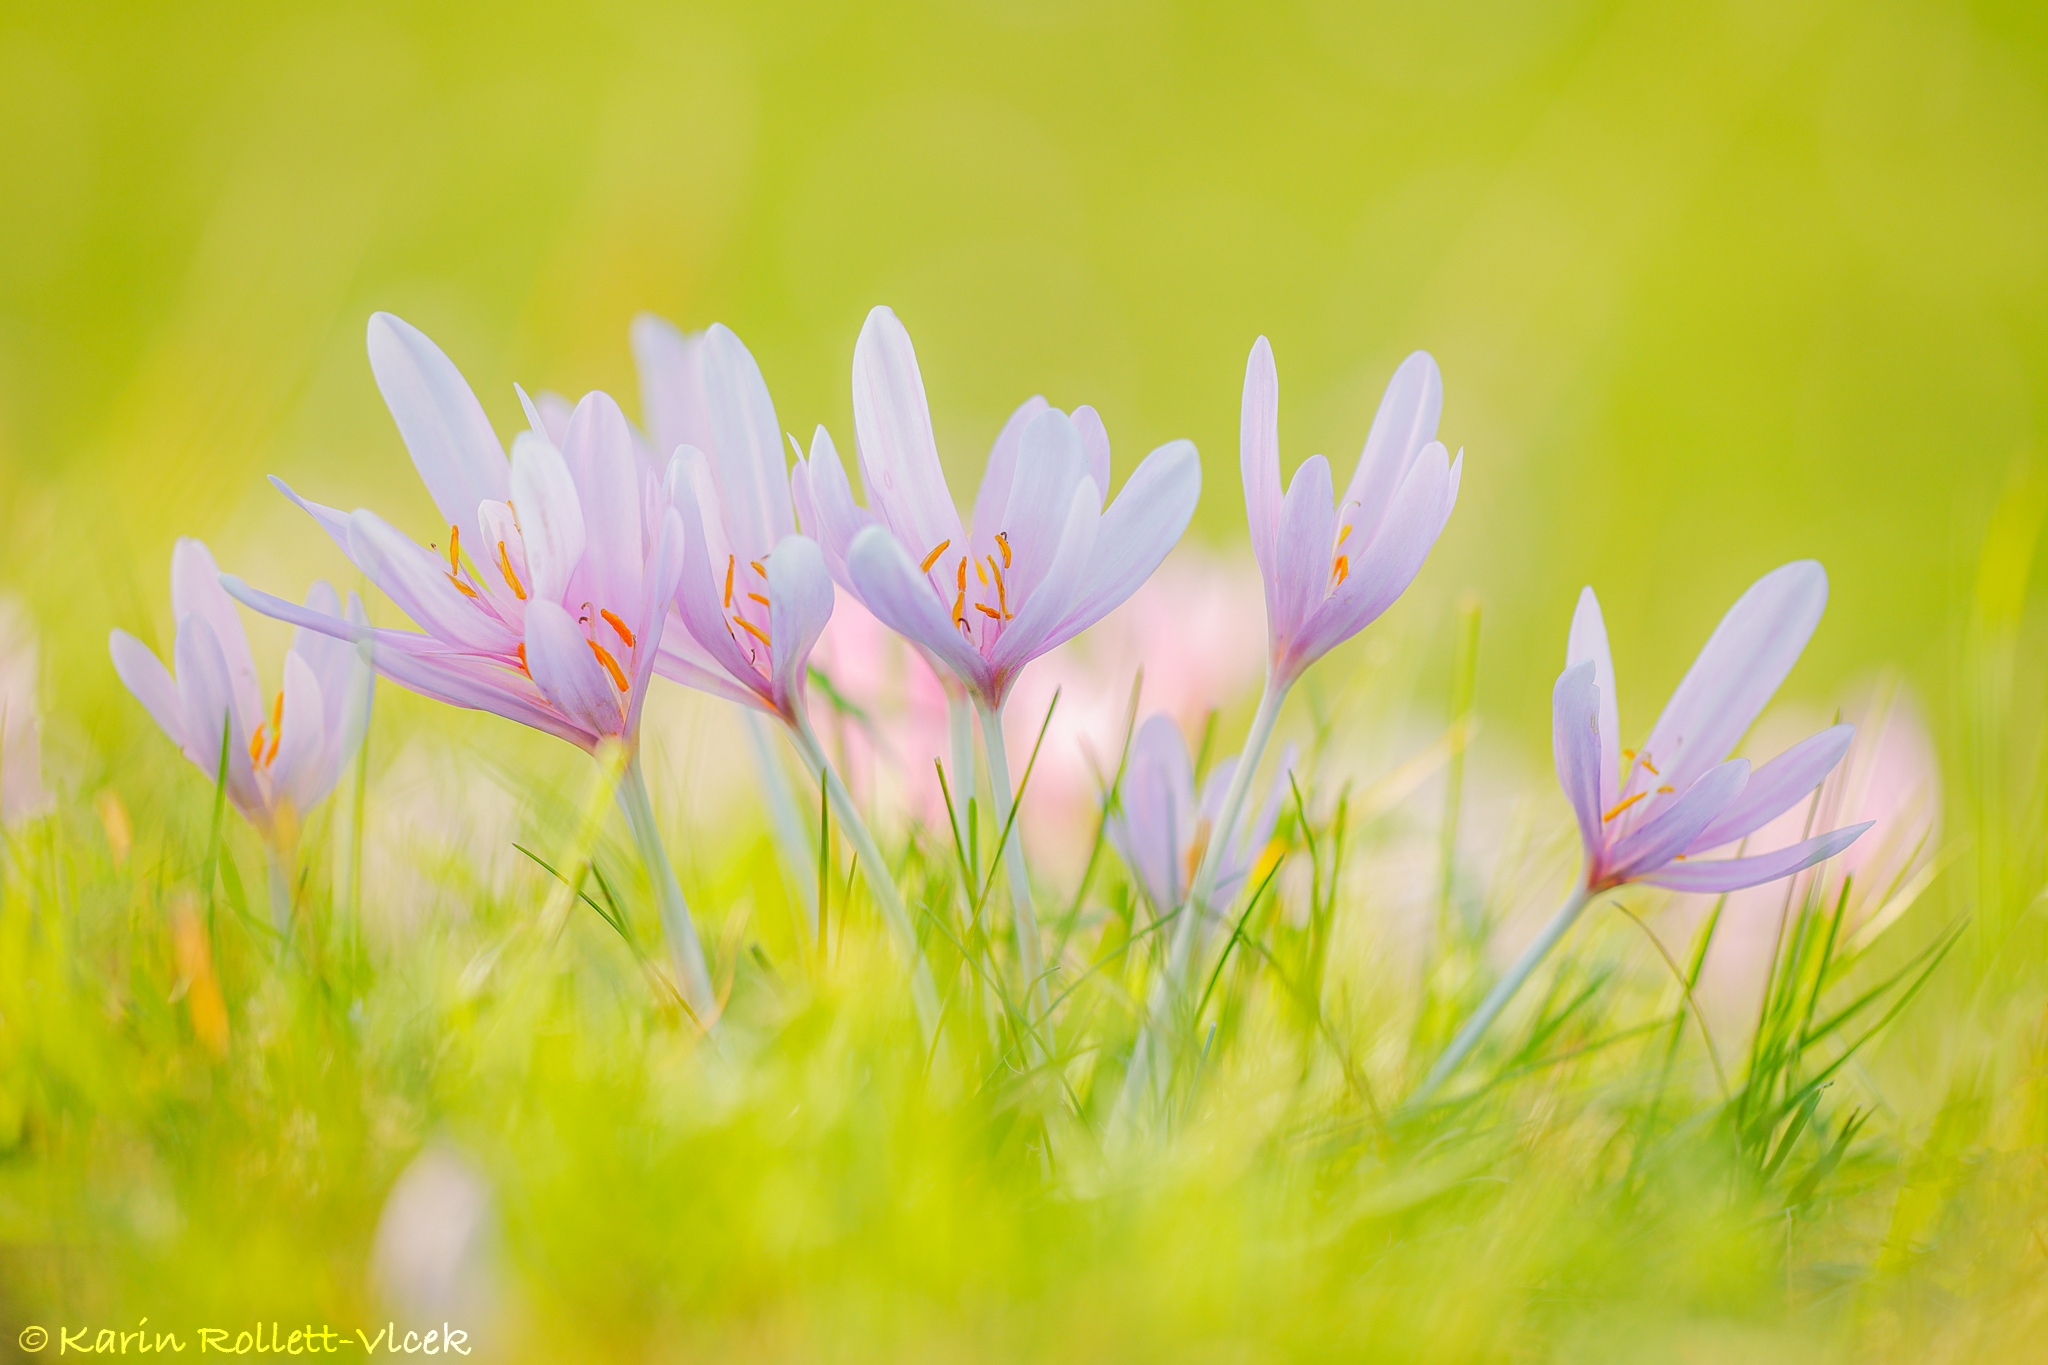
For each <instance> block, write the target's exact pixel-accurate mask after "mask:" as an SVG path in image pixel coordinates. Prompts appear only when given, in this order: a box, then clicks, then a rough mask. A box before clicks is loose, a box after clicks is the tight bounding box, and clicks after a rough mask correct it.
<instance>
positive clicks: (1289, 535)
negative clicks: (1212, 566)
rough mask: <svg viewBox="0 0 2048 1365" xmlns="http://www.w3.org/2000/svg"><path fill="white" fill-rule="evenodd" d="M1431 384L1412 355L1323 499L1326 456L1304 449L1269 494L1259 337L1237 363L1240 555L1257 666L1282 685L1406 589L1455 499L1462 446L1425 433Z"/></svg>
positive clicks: (1275, 465)
mask: <svg viewBox="0 0 2048 1365" xmlns="http://www.w3.org/2000/svg"><path fill="white" fill-rule="evenodd" d="M1442 410H1443V380H1442V378H1441V377H1440V376H1439V375H1438V374H1437V368H1436V362H1435V361H1434V360H1432V359H1431V358H1430V357H1429V354H1428V353H1427V352H1426V351H1417V352H1415V353H1414V354H1413V355H1411V356H1409V357H1408V358H1407V359H1406V360H1404V361H1402V362H1401V368H1400V369H1398V370H1396V371H1395V372H1394V377H1393V379H1392V380H1391V381H1390V382H1389V383H1388V385H1387V391H1386V393H1385V395H1384V396H1383V397H1382V398H1381V399H1380V406H1379V411H1378V412H1377V413H1375V414H1374V416H1373V419H1372V429H1371V430H1370V431H1369V432H1368V433H1367V435H1366V438H1365V448H1364V449H1363V450H1361V451H1360V452H1359V456H1358V467H1357V469H1356V470H1354V471H1353V472H1352V475H1351V482H1350V484H1349V485H1347V486H1346V487H1345V489H1344V498H1343V501H1342V502H1335V501H1334V497H1335V494H1334V492H1333V488H1334V484H1333V481H1332V478H1331V474H1330V462H1329V461H1328V460H1327V459H1325V458H1324V457H1323V456H1321V455H1313V456H1310V457H1309V458H1308V459H1307V460H1305V461H1303V463H1302V465H1301V467H1300V468H1299V469H1297V470H1295V471H1294V479H1293V481H1292V482H1291V483H1289V484H1288V485H1287V492H1286V495H1285V496H1284V497H1283V496H1282V494H1281V492H1280V378H1279V375H1278V373H1277V372H1276V371H1275V370H1274V368H1273V348H1272V347H1271V346H1270V345H1269V344H1267V341H1266V339H1265V338H1264V337H1260V338H1259V339H1258V340H1257V341H1256V342H1254V343H1253V344H1252V353H1251V357H1250V359H1248V360H1247V361H1246V362H1245V369H1244V404H1243V409H1242V413H1241V415H1240V418H1239V428H1238V450H1239V461H1240V464H1241V466H1242V470H1243V474H1244V506H1245V515H1246V516H1247V517H1248V518H1249V519H1250V521H1251V532H1252V552H1253V553H1254V554H1255V555H1257V556H1258V561H1259V572H1260V574H1261V575H1262V576H1263V577H1264V578H1265V581H1266V638H1267V647H1268V650H1269V654H1268V660H1267V667H1268V668H1269V669H1270V670H1271V673H1272V676H1273V678H1274V680H1275V682H1276V684H1277V685H1278V686H1279V687H1280V688H1281V689H1283V690H1284V689H1285V688H1286V687H1287V686H1288V685H1289V684H1291V683H1292V682H1293V681H1294V679H1296V678H1298V677H1300V676H1301V674H1302V672H1303V671H1304V670H1305V669H1307V668H1308V666H1309V665H1310V664H1312V663H1314V662H1315V661H1316V660H1317V659H1319V658H1321V657H1322V656H1323V655H1324V654H1326V653H1328V652H1329V651H1330V650H1331V649H1333V648H1335V647H1336V646H1337V645H1340V644H1342V643H1343V642H1344V641H1346V640H1348V639H1350V638H1351V637H1352V636H1354V635H1356V634H1357V633H1358V632H1359V631H1361V630H1364V629H1365V628H1366V627H1367V626H1369V625H1371V624H1372V623H1373V622H1374V621H1376V620H1378V619H1379V617H1380V615H1381V614H1382V613H1383V612H1385V611H1386V609H1387V608H1388V607H1391V606H1392V605H1393V604H1394V602H1395V599H1397V598H1399V597H1400V595H1401V594H1402V593H1403V592H1405V591H1407V589H1408V585H1409V584H1410V583H1411V582H1413V581H1414V579H1415V575H1416V574H1417V573H1419V572H1420V571H1421V569H1422V562H1423V560H1424V559H1426V558H1427V557H1428V555H1429V551H1430V547H1432V546H1433V545H1435V544H1436V541H1437V537H1438V536H1440V535H1441V534H1443V529H1444V524H1445V523H1446V522H1448V521H1449V520H1450V516H1451V508H1452V507H1453V506H1455V505H1456V504H1457V501H1458V480H1459V477H1460V474H1461V472H1462V470H1463V468H1464V462H1465V457H1464V452H1462V451H1460V452H1459V454H1458V458H1457V459H1456V460H1455V461H1454V460H1452V459H1451V458H1450V455H1449V453H1448V452H1447V451H1446V450H1445V449H1444V446H1443V444H1442V443H1441V442H1440V441H1438V440H1437V439H1436V424H1437V417H1438V414H1439V413H1440V412H1441V411H1442Z"/></svg>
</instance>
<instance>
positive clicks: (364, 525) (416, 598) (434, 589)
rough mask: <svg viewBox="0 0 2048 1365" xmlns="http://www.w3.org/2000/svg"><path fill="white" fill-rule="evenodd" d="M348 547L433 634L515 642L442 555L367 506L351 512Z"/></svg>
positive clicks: (478, 646) (502, 649)
mask: <svg viewBox="0 0 2048 1365" xmlns="http://www.w3.org/2000/svg"><path fill="white" fill-rule="evenodd" d="M349 552H350V553H349V557H350V558H351V559H353V560H355V562H356V563H357V564H358V565H359V566H361V568H362V570H363V572H364V573H366V574H368V575H369V577H370V581H371V582H373V583H375V584H376V585H377V586H378V587H380V588H382V589H383V590H384V595H385V596H387V597H389V598H390V599H391V600H392V601H393V602H396V603H397V604H398V607H399V610H401V611H403V612H404V613H405V614H406V615H407V616H410V617H411V618H412V619H413V620H414V621H416V622H418V623H419V625H420V626H421V627H423V628H424V629H425V630H426V631H427V633H428V634H430V635H432V636H434V637H435V638H436V639H439V640H441V641H444V642H445V643H447V644H451V645H458V646H461V647H463V648H466V649H474V650H478V651H480V652H482V653H486V654H510V653H511V652H512V650H513V647H514V646H516V645H517V644H518V643H519V641H518V637H516V636H514V635H513V634H512V632H511V631H509V630H507V629H506V628H505V626H504V625H503V624H502V623H501V622H499V621H497V620H494V619H493V618H491V617H490V616H487V615H486V614H485V613H484V612H483V610H482V609H481V608H480V607H478V606H477V605H476V604H475V603H473V602H471V601H470V600H469V599H468V598H467V597H465V596H463V595H462V591H461V590H460V589H459V588H457V587H456V586H455V582H454V580H453V579H451V578H450V577H449V575H448V562H447V561H446V560H444V559H442V558H440V557H439V556H438V555H435V554H433V553H431V552H430V551H428V550H426V549H424V548H422V547H421V546H419V545H416V544H414V543H413V542H412V541H411V540H410V539H408V538H407V537H406V536H404V535H401V534H400V533H399V532H398V531H397V530H396V529H395V528H393V527H392V525H391V524H390V523H389V522H387V521H385V520H384V519H383V518H382V517H380V516H378V515H377V514H376V513H375V512H372V511H370V510H369V509H368V508H357V509H356V511H355V513H354V514H353V515H351V516H350V517H349ZM268 614H270V615H274V616H275V615H279V613H277V612H274V611H272V612H268ZM280 619H283V620H287V621H290V620H295V619H296V618H295V617H291V616H281V617H280ZM314 629H316V630H317V629H320V627H318V626H316V627H314Z"/></svg>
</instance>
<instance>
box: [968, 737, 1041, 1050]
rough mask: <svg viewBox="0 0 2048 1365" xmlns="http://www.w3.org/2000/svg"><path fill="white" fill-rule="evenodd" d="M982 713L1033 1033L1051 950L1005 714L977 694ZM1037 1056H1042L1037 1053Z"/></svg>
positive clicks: (991, 790)
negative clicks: (1016, 813) (1015, 816)
mask: <svg viewBox="0 0 2048 1365" xmlns="http://www.w3.org/2000/svg"><path fill="white" fill-rule="evenodd" d="M974 709H975V710H976V711H977V712H979V713H980V715H981V747H982V748H983V750H985V751H986V752H987V754H988V786H989V794H990V795H991V796H992V797H993V798H994V800H995V817H996V837H997V838H1002V837H1003V831H1004V830H1005V829H1008V830H1009V838H1008V839H1007V840H1006V841H1005V842H1004V845H1003V866H1004V870H1005V871H1007V872H1008V873H1009V876H1010V908H1011V913H1012V914H1013V916H1014V917H1015V919H1016V926H1017V966H1018V968H1019V969H1020V970H1021V971H1022V972H1023V974H1024V991H1025V1001H1026V1004H1025V1009H1026V1010H1027V1011H1028V1014H1029V1017H1030V1019H1031V1020H1032V1021H1033V1025H1032V1028H1031V1030H1030V1034H1031V1037H1032V1038H1033V1040H1034V1042H1036V1040H1037V1037H1038V1031H1039V1029H1041V1028H1043V1027H1045V1026H1046V1025H1047V1023H1048V1022H1049V1021H1048V1020H1047V1019H1046V1015H1047V1014H1048V1013H1049V1012H1050V1010H1051V992H1049V991H1048V990H1047V989H1046V984H1045V953H1044V949H1043V948H1042V947H1040V945H1039V941H1038V916H1037V914H1036V913H1035V912H1034V911H1033V909H1032V906H1031V872H1030V869H1029V868H1028V867H1027V866H1026V865H1025V862H1024V831H1023V829H1022V828H1021V822H1019V823H1016V824H1013V823H1012V822H1011V820H1010V805H1011V803H1012V802H1013V801H1014V800H1015V799H1016V793H1015V789H1014V788H1012V787H1011V786H1010V756H1009V754H1008V752H1007V751H1006V750H1005V749H1004V748H1003V718H1002V716H1001V715H999V714H998V713H997V712H995V711H993V710H991V709H990V708H989V707H988V706H987V705H986V704H984V703H983V702H981V701H979V700H977V701H976V702H975V703H974ZM1034 1060H1042V1058H1040V1059H1034Z"/></svg>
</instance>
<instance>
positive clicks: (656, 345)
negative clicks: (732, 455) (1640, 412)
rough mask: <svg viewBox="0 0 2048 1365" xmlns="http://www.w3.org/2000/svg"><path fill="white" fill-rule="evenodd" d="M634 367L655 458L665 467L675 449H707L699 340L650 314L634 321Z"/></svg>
mask: <svg viewBox="0 0 2048 1365" xmlns="http://www.w3.org/2000/svg"><path fill="white" fill-rule="evenodd" d="M631 337H632V345H633V363H634V367H635V368H636V369H638V371H639V373H640V412H641V415H642V416H643V417H644V418H645V419H646V421H647V431H648V435H649V436H650V437H652V438H653V441H654V448H655V452H656V454H657V455H659V456H660V458H661V459H662V460H664V461H666V460H667V459H668V457H669V456H671V455H673V454H675V449H676V447H677V446H695V447H697V448H698V449H699V450H707V449H709V448H710V446H711V420H710V416H709V414H708V411H707V408H706V405H705V402H704V334H703V333H702V332H692V333H685V332H684V331H683V330H682V329H681V328H679V327H677V326H676V325H675V324H674V323H672V322H669V321H668V320H666V319H664V318H658V317H656V316H655V315H654V314H652V313H642V314H640V315H639V316H638V317H635V318H634V319H633V325H632V330H631Z"/></svg>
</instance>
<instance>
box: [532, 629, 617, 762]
mask: <svg viewBox="0 0 2048 1365" xmlns="http://www.w3.org/2000/svg"><path fill="white" fill-rule="evenodd" d="M526 670H527V672H528V673H530V674H532V675H533V683H534V686H536V687H538V688H539V689H540V691H541V695H542V696H544V697H546V698H547V699H548V701H549V702H550V703H551V704H552V705H553V706H554V708H555V709H556V710H557V711H559V712H561V713H562V714H563V715H565V716H567V717H569V718H570V719H571V720H573V721H575V722H576V723H577V725H579V726H580V727H582V728H585V729H588V730H589V731H591V732H592V733H593V734H598V735H614V734H618V733H619V732H620V731H621V730H622V729H623V728H624V723H625V714H624V712H623V711H621V709H620V707H619V694H618V692H617V690H616V689H615V688H614V687H613V686H612V680H611V678H610V677H609V676H607V675H606V673H605V670H604V666H603V665H602V664H600V663H598V661H597V655H596V654H595V653H593V652H592V651H591V648H590V641H589V640H588V639H587V638H585V636H584V634H583V632H582V631H580V630H578V629H577V628H576V622H575V621H574V620H572V619H571V618H570V616H569V613H568V612H566V611H564V610H562V608H561V607H559V606H557V605H556V604H555V603H553V602H548V601H535V602H531V603H528V604H527V609H526Z"/></svg>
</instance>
